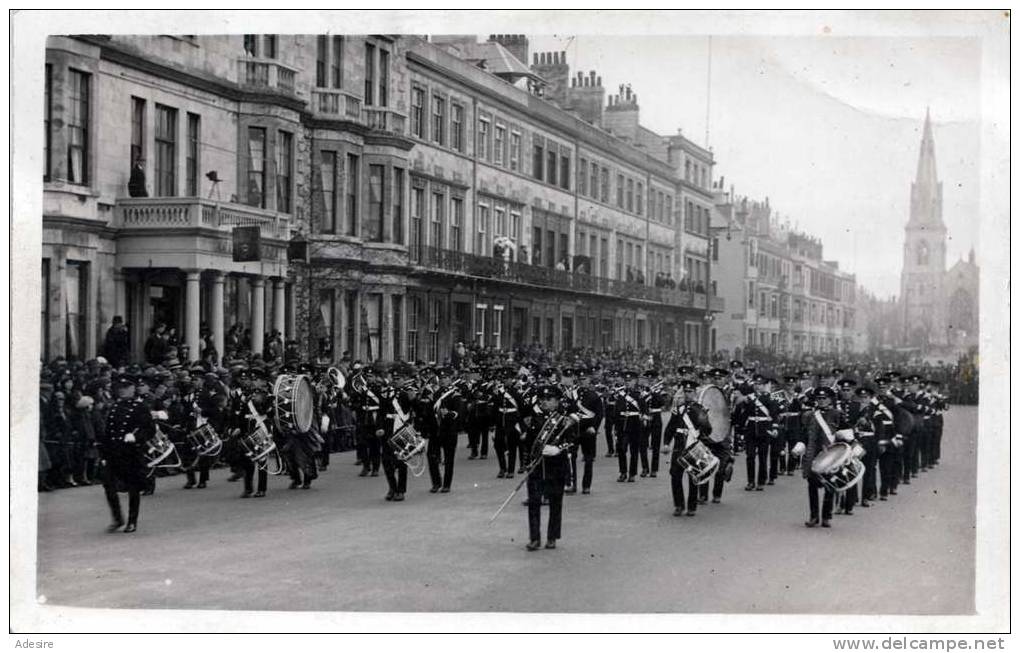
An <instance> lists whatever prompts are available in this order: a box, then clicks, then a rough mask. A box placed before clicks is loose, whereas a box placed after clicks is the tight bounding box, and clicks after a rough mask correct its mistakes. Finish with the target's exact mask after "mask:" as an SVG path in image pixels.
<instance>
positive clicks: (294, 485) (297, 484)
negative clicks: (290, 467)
mask: <svg viewBox="0 0 1020 653" xmlns="http://www.w3.org/2000/svg"><path fill="white" fill-rule="evenodd" d="M300 486H301V483H300V482H299V481H291V482H290V485H289V486H288V489H290V490H296V489H298V488H299V487H300Z"/></svg>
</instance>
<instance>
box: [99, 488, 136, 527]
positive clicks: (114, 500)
mask: <svg viewBox="0 0 1020 653" xmlns="http://www.w3.org/2000/svg"><path fill="white" fill-rule="evenodd" d="M103 490H104V491H105V492H106V502H107V503H108V504H110V514H111V515H112V516H113V521H115V522H117V523H118V524H121V523H123V522H124V513H123V512H121V509H120V497H119V496H117V490H116V487H115V486H114V484H113V483H104V484H103ZM127 494H128V518H127V523H129V524H137V523H138V511H139V510H140V509H141V506H142V493H141V492H140V491H139V490H138V489H137V488H133V489H130V490H128V493H127Z"/></svg>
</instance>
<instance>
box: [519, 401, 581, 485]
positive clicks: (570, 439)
mask: <svg viewBox="0 0 1020 653" xmlns="http://www.w3.org/2000/svg"><path fill="white" fill-rule="evenodd" d="M571 403H572V402H570V401H569V400H568V401H565V402H561V404H560V408H559V409H557V410H556V411H555V412H554V413H552V414H551V415H547V414H545V413H544V412H542V410H541V409H540V408H537V407H536V410H535V412H534V414H533V415H532V420H531V427H530V428H529V429H528V431H527V433H526V434H525V435H524V446H525V447H527V448H528V450H529V451H531V452H532V454H533V455H535V456H537V457H538V458H541V462H539V463H538V464H536V465H535V468H534V469H533V470H532V471H531V476H532V477H535V478H542V479H545V480H547V481H555V482H562V483H566V481H567V478H569V476H570V457H569V456H568V455H567V452H568V451H570V450H571V449H572V448H573V447H574V445H576V444H577V440H578V431H577V423H576V422H572V423H570V425H569V426H567V427H566V430H565V431H564V432H563V433H562V435H561V436H560V438H559V439H557V441H556V445H557V446H558V447H560V453H558V454H556V455H555V456H546V455H543V454H542V452H541V451H535V441H536V439H537V438H538V434H539V433H541V432H542V429H543V428H544V427H545V424H546V422H547V421H548V420H550V419H554V418H556V417H558V416H561V415H565V414H571V413H573V412H574V410H576V405H573V406H571ZM553 437H555V434H554V436H553Z"/></svg>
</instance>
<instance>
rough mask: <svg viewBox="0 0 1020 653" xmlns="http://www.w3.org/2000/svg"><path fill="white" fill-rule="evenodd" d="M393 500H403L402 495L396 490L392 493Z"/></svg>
mask: <svg viewBox="0 0 1020 653" xmlns="http://www.w3.org/2000/svg"><path fill="white" fill-rule="evenodd" d="M393 500H394V501H403V500H404V495H403V494H401V493H400V492H397V493H396V494H394V495H393Z"/></svg>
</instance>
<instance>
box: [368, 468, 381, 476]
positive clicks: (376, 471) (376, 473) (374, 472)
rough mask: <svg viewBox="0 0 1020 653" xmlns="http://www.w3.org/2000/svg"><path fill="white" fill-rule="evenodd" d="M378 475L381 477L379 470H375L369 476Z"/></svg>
mask: <svg viewBox="0 0 1020 653" xmlns="http://www.w3.org/2000/svg"><path fill="white" fill-rule="evenodd" d="M378 475H379V470H378V469H373V470H372V473H371V474H369V476H378Z"/></svg>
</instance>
